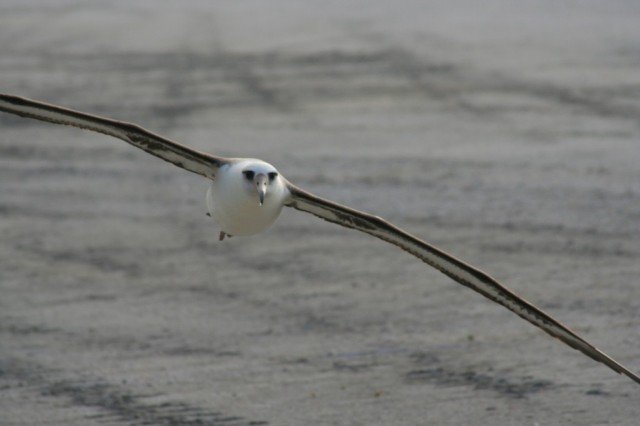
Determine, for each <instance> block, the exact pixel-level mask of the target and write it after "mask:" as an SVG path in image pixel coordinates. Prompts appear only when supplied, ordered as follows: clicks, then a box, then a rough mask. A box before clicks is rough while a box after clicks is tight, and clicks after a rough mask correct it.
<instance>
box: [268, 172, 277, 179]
mask: <svg viewBox="0 0 640 426" xmlns="http://www.w3.org/2000/svg"><path fill="white" fill-rule="evenodd" d="M277 177H278V173H276V172H271V173H269V180H270V181H272V180H274V179H275V178H277Z"/></svg>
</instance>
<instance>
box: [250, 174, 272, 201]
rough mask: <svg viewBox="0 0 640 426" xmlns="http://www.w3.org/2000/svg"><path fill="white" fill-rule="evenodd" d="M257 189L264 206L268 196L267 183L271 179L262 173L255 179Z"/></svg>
mask: <svg viewBox="0 0 640 426" xmlns="http://www.w3.org/2000/svg"><path fill="white" fill-rule="evenodd" d="M254 182H255V184H256V189H257V190H258V197H260V205H262V204H264V196H265V195H267V182H269V178H268V177H267V175H265V174H263V173H260V174H259V175H257V176H256V178H255V179H254Z"/></svg>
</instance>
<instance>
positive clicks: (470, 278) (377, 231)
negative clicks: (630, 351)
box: [287, 183, 640, 383]
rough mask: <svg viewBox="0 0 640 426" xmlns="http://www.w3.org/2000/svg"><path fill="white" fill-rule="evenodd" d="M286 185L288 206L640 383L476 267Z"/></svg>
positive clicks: (368, 217) (381, 222) (373, 219)
mask: <svg viewBox="0 0 640 426" xmlns="http://www.w3.org/2000/svg"><path fill="white" fill-rule="evenodd" d="M288 188H289V191H290V193H291V199H290V200H289V202H288V204H287V205H288V206H289V207H293V208H295V209H297V210H301V211H304V212H308V213H311V214H313V215H315V216H317V217H319V218H321V219H324V220H326V221H329V222H332V223H336V224H338V225H342V226H345V227H347V228H353V229H357V230H358V231H362V232H366V233H367V234H370V235H373V236H374V237H377V238H380V239H381V240H384V241H387V242H389V243H391V244H394V245H396V246H398V247H400V248H401V249H402V250H404V251H406V252H409V253H411V254H412V255H414V256H416V257H417V258H419V259H420V260H422V261H423V262H425V263H427V264H428V265H430V266H433V267H434V268H436V269H437V270H439V271H440V272H442V273H443V274H445V275H447V276H449V277H450V278H452V279H453V280H455V281H457V282H459V283H460V284H462V285H464V286H465V287H469V288H470V289H472V290H475V291H477V292H478V293H480V294H482V295H483V296H484V297H486V298H487V299H490V300H493V301H494V302H496V303H499V304H501V305H502V306H504V307H505V308H507V309H509V310H510V311H512V312H514V313H515V314H517V315H519V316H520V317H522V318H524V319H525V320H527V321H529V322H530V323H532V324H533V325H535V326H537V327H539V328H541V329H542V330H544V331H545V332H546V333H548V334H550V335H551V336H553V337H556V338H558V339H560V340H562V341H563V342H564V343H566V344H567V345H569V346H571V347H572V348H574V349H577V350H579V351H580V352H582V353H584V354H585V355H587V356H588V357H590V358H592V359H594V360H596V361H599V362H601V363H603V364H605V365H607V366H608V367H609V368H611V369H612V370H614V371H616V372H617V373H620V374H625V375H626V376H628V377H630V378H631V379H632V380H634V381H635V382H637V383H640V377H638V376H637V375H636V374H634V373H632V372H631V371H629V370H627V369H626V368H625V367H624V366H622V365H620V364H619V363H618V362H616V361H615V360H613V359H612V358H610V357H609V356H608V355H606V354H605V353H603V352H601V351H600V350H599V349H597V348H596V347H595V346H593V345H591V344H590V343H589V342H587V341H586V340H584V339H583V338H582V337H580V336H578V335H577V334H576V333H574V332H573V331H571V330H570V329H569V328H567V327H565V326H564V325H562V324H561V323H560V322H559V321H557V320H555V319H554V318H553V317H551V316H549V315H548V314H546V313H545V312H543V311H542V310H540V309H539V308H537V307H536V306H534V305H533V304H531V303H529V302H527V301H526V300H524V299H522V298H521V297H520V296H518V295H516V294H515V293H513V292H512V291H511V290H509V289H508V288H506V287H504V286H503V285H501V284H500V283H499V282H498V281H496V280H495V279H494V278H492V277H491V276H489V275H487V274H486V273H484V272H482V271H480V270H479V269H476V268H474V267H473V266H471V265H468V264H466V263H464V262H463V261H461V260H459V259H457V258H455V257H453V256H452V255H450V254H448V253H446V252H444V251H442V250H440V249H438V248H437V247H434V246H432V245H431V244H428V243H426V242H424V241H422V240H420V239H419V238H416V237H414V236H413V235H410V234H408V233H407V232H405V231H403V230H402V229H400V228H398V227H396V226H394V225H392V224H390V223H389V222H387V221H385V220H383V219H381V218H379V217H377V216H372V215H369V214H367V213H363V212H360V211H358V210H354V209H351V208H349V207H345V206H342V205H340V204H337V203H334V202H332V201H328V200H325V199H322V198H320V197H317V196H315V195H313V194H310V193H309V192H306V191H304V190H302V189H300V188H298V187H296V186H294V185H292V184H290V183H289V184H288Z"/></svg>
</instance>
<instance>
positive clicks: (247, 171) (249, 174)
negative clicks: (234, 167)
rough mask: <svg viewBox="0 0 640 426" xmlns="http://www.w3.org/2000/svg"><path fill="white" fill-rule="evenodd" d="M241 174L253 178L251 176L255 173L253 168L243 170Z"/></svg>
mask: <svg viewBox="0 0 640 426" xmlns="http://www.w3.org/2000/svg"><path fill="white" fill-rule="evenodd" d="M242 174H243V175H244V177H246V178H247V179H249V180H253V177H254V176H255V175H256V173H255V172H254V171H253V170H245V171H244V172H242Z"/></svg>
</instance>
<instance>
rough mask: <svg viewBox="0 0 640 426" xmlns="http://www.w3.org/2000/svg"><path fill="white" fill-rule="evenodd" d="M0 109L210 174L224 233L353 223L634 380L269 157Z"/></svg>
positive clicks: (453, 264)
mask: <svg viewBox="0 0 640 426" xmlns="http://www.w3.org/2000/svg"><path fill="white" fill-rule="evenodd" d="M0 111H4V112H8V113H11V114H16V115H19V116H22V117H28V118H34V119H37V120H42V121H47V122H50V123H55V124H62V125H68V126H74V127H79V128H82V129H87V130H92V131H94V132H99V133H104V134H105V135H109V136H113V137H116V138H118V139H122V140H123V141H125V142H127V143H129V144H131V145H133V146H135V147H137V148H140V149H142V150H143V151H145V152H147V153H149V154H151V155H154V156H156V157H159V158H161V159H162V160H165V161H167V162H169V163H172V164H174V165H176V166H178V167H181V168H183V169H185V170H188V171H190V172H193V173H196V174H198V175H201V176H204V177H205V178H207V179H209V180H210V181H211V184H210V186H209V189H208V191H207V195H206V204H207V210H208V215H209V216H211V217H212V218H213V219H214V220H215V222H216V223H217V224H218V226H219V227H220V230H221V232H220V239H221V240H222V239H224V237H225V236H235V235H254V234H257V233H259V232H261V231H264V230H265V229H267V228H269V227H270V226H271V225H272V224H273V223H274V222H275V220H276V219H277V218H278V216H279V215H280V212H281V211H282V208H283V207H291V208H293V209H296V210H300V211H303V212H306V213H311V214H312V215H314V216H317V217H319V218H320V219H324V220H326V221H328V222H331V223H335V224H337V225H340V226H344V227H346V228H351V229H356V230H358V231H361V232H364V233H366V234H369V235H372V236H374V237H376V238H379V239H381V240H383V241H386V242H388V243H391V244H393V245H394V246H396V247H398V248H400V249H402V250H404V251H406V252H408V253H409V254H412V255H413V256H415V257H417V258H418V259H420V260H422V261H423V262H424V263H426V264H427V265H429V266H432V267H433V268H435V269H437V270H439V271H440V272H442V273H443V274H445V275H447V276H448V277H450V278H452V279H453V280H454V281H456V282H458V283H460V284H462V285H463V286H465V287H468V288H470V289H472V290H474V291H476V292H478V293H480V294H481V295H483V296H484V297H486V298H487V299H489V300H492V301H493V302H496V303H498V304H500V305H502V306H504V307H505V308H507V309H509V310H510V311H511V312H513V313H515V314H516V315H518V316H520V317H522V318H523V319H525V320H527V321H529V322H530V323H531V324H533V325H535V326H536V327H538V328H540V329H542V330H543V331H545V332H546V333H547V334H549V335H551V336H553V337H555V338H557V339H559V340H561V341H562V342H564V343H565V344H567V345H569V346H570V347H572V348H574V349H576V350H578V351H580V352H582V353H583V354H585V355H586V356H588V357H590V358H592V359H593V360H595V361H598V362H601V363H603V364H605V365H606V366H608V367H609V368H611V369H612V370H613V371H615V372H617V373H619V374H624V375H626V376H628V377H629V378H631V379H632V380H634V381H635V382H636V383H639V384H640V377H639V376H638V375H636V374H634V373H633V372H631V371H630V370H628V369H627V368H626V367H624V366H623V365H622V364H620V363H618V362H617V361H615V360H614V359H613V358H611V357H609V356H608V355H607V354H605V353H604V352H602V351H601V350H599V349H598V348H596V347H595V346H594V345H592V344H591V343H589V342H588V341H587V340H585V339H584V338H582V337H580V336H579V335H578V334H577V333H575V332H574V331H572V330H571V329H569V328H568V327H567V326H565V325H564V324H562V323H561V322H560V321H558V320H556V319H555V318H553V317H552V316H550V315H549V314H547V313H545V312H544V311H542V310H541V309H540V308H538V307H537V306H535V305H534V304H532V303H530V302H528V301H526V300H525V299H523V298H522V297H520V296H518V295H517V294H515V293H514V292H513V291H511V290H509V289H508V288H506V287H505V286H503V285H502V284H500V283H499V282H498V281H497V280H496V279H495V278H493V277H491V276H490V275H488V274H486V273H485V272H483V271H481V270H480V269H478V268H476V267H474V266H471V265H470V264H468V263H466V262H464V261H462V260H460V259H458V258H456V257H454V256H452V255H450V254H448V253H447V252H445V251H443V250H441V249H439V248H437V247H435V246H434V245H432V244H429V243H427V242H426V241H424V240H421V239H420V238H418V237H416V236H414V235H411V234H410V233H408V232H406V231H404V230H402V229H400V228H399V227H397V226H395V225H392V224H391V223H389V222H387V221H385V220H384V219H382V218H380V217H378V216H374V215H371V214H368V213H365V212H362V211H358V210H355V209H353V208H350V207H347V206H343V205H341V204H338V203H336V202H333V201H329V200H326V199H324V198H321V197H319V196H317V195H314V194H312V193H310V192H307V191H305V190H303V189H301V188H299V187H297V186H296V185H294V184H292V183H291V182H289V181H288V180H287V179H285V177H284V176H282V175H281V174H280V173H279V172H278V170H277V169H276V168H275V167H274V166H272V165H271V164H269V163H267V162H265V161H262V160H258V159H254V158H225V157H219V156H215V155H211V154H207V153H204V152H201V151H197V150H195V149H192V148H189V147H187V146H185V145H182V144H180V143H177V142H174V141H172V140H169V139H167V138H164V137H162V136H159V135H157V134H154V133H152V132H150V131H148V130H146V129H144V128H142V127H140V126H138V125H135V124H132V123H127V122H124V121H117V120H112V119H108V118H104V117H100V116H97V115H92V114H87V113H84V112H80V111H74V110H72V109H67V108H64V107H60V106H56V105H52V104H48V103H44V102H39V101H35V100H32V99H27V98H23V97H19V96H14V95H6V94H0Z"/></svg>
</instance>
